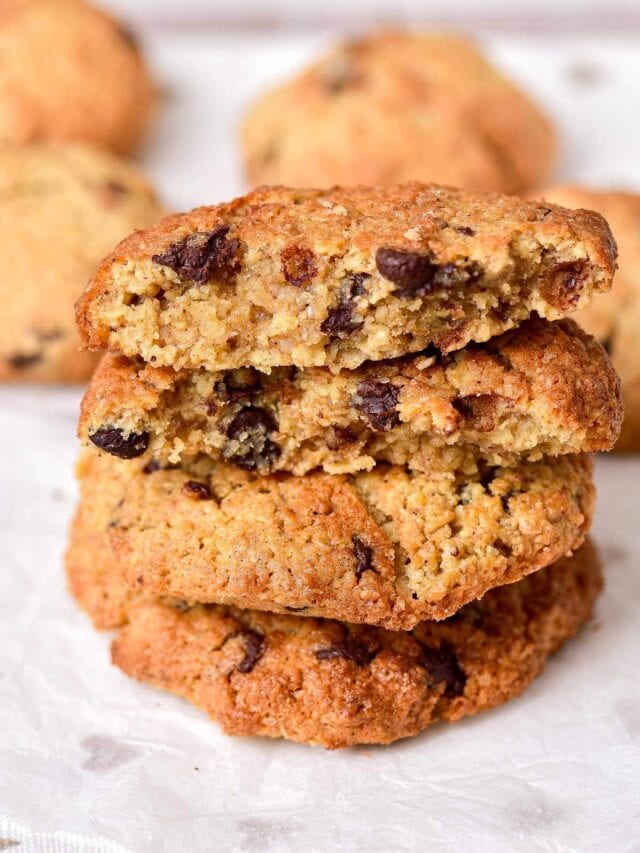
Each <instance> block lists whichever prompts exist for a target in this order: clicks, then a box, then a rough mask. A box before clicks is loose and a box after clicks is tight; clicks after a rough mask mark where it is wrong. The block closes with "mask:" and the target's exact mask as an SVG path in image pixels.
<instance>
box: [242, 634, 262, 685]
mask: <svg viewBox="0 0 640 853" xmlns="http://www.w3.org/2000/svg"><path fill="white" fill-rule="evenodd" d="M238 636H239V637H241V639H242V642H243V643H244V657H243V658H242V660H241V661H240V663H239V664H238V665H237V666H236V670H237V671H238V672H242V673H244V674H246V673H248V672H251V670H252V669H253V668H254V667H255V665H256V664H257V663H258V661H259V660H260V658H261V657H262V655H263V654H264V637H263V636H262V634H258V632H257V631H252V630H251V629H250V628H245V629H244V630H243V631H240V632H239V633H238Z"/></svg>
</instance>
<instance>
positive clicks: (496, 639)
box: [67, 512, 602, 748]
mask: <svg viewBox="0 0 640 853" xmlns="http://www.w3.org/2000/svg"><path fill="white" fill-rule="evenodd" d="M91 518H92V516H91V514H90V513H89V514H86V513H85V514H83V513H82V512H81V513H80V514H79V515H78V517H77V519H76V522H75V524H74V528H73V530H72V536H71V544H70V547H69V551H68V554H67V571H68V575H69V582H70V586H71V588H72V590H73V592H74V594H75V596H76V598H77V599H78V601H79V603H80V605H81V606H82V607H83V608H84V609H85V610H87V612H88V613H89V615H90V616H91V617H92V619H93V620H94V622H95V624H96V625H97V626H99V627H115V626H117V625H120V626H122V627H121V628H120V632H119V634H118V635H117V637H116V639H115V640H114V642H113V646H112V655H113V661H114V663H115V664H116V665H117V666H119V667H120V668H121V669H122V670H123V671H124V672H125V673H127V674H128V675H130V676H133V677H134V678H137V679H138V680H140V681H143V682H148V683H149V684H152V685H154V686H156V687H162V688H164V689H166V690H170V691H172V692H174V693H176V694H178V695H180V696H183V697H184V698H186V699H187V700H188V701H190V702H192V703H193V704H194V705H196V706H197V707H199V708H202V709H203V710H204V711H206V712H207V713H208V714H209V716H210V717H211V718H212V719H213V720H215V721H216V722H218V723H219V724H220V725H221V726H222V728H223V730H224V731H225V732H226V733H228V734H233V735H264V736H268V737H284V738H288V739H290V740H294V741H300V742H304V743H310V744H315V745H322V746H325V747H329V748H335V747H341V746H348V745H353V744H374V743H380V744H384V743H390V742H391V741H394V740H396V739H398V738H403V737H409V736H412V735H416V734H418V733H419V732H420V731H422V730H423V729H425V728H427V727H428V726H429V725H431V724H432V723H435V722H438V721H440V720H447V721H450V722H453V721H455V720H458V719H460V718H462V717H464V716H468V715H471V714H475V713H477V712H478V711H482V710H486V709H488V708H491V707H494V706H496V705H499V704H501V703H503V702H506V701H507V700H509V699H511V698H513V697H515V696H518V695H519V694H520V693H522V691H523V690H524V689H525V688H526V687H527V685H528V684H529V683H530V682H531V681H532V680H533V679H534V678H535V677H536V676H537V675H538V674H539V673H540V672H541V671H542V670H543V668H544V665H545V663H546V660H547V659H548V657H549V656H550V655H552V654H553V653H554V652H555V651H556V650H557V649H558V648H559V647H560V646H561V645H562V644H563V643H564V642H565V641H566V640H568V639H569V638H570V637H572V636H573V635H574V634H576V632H577V631H578V630H579V629H580V627H581V626H582V625H583V624H584V623H585V621H586V620H587V619H588V618H589V616H590V614H591V612H592V608H593V605H594V601H595V599H596V597H597V594H598V592H599V590H600V588H601V585H602V580H601V571H600V566H599V562H598V558H597V554H596V552H595V549H594V547H593V546H592V545H591V543H589V542H588V541H587V542H586V543H585V544H584V545H583V546H582V547H581V548H580V549H579V550H578V551H577V552H576V553H575V554H573V555H572V556H570V557H563V558H561V559H560V560H558V561H557V562H556V563H555V564H553V565H552V566H549V567H547V568H545V569H541V570H540V571H538V572H535V573H534V574H531V575H529V576H528V577H526V578H524V579H522V580H520V581H519V582H517V583H514V584H511V585H507V586H502V587H499V588H497V589H494V590H492V591H490V592H488V593H487V594H486V595H485V596H484V598H482V599H481V600H480V601H476V602H473V603H471V604H468V605H467V606H465V607H463V608H462V609H461V610H459V611H458V612H457V613H456V614H455V615H454V616H451V617H449V618H448V619H446V620H444V621H442V622H433V621H431V622H421V623H420V624H419V625H417V626H416V627H415V628H414V629H413V630H412V631H389V630H385V629H382V628H374V627H370V626H364V625H354V624H349V623H346V622H338V621H334V620H329V619H317V618H310V617H300V616H283V615H275V614H271V613H267V612H262V611H255V610H242V609H239V608H235V607H225V606H220V605H194V606H188V605H186V604H185V603H184V602H181V601H179V600H177V599H170V598H155V599H154V598H148V599H145V598H143V597H141V596H140V593H136V592H135V591H134V590H133V589H132V588H131V587H130V586H127V585H126V584H125V583H124V581H123V579H122V575H123V571H122V567H121V566H119V565H118V559H117V557H116V555H115V553H114V552H113V551H112V549H111V547H110V543H109V537H108V534H107V532H106V531H105V529H104V528H100V527H98V526H97V525H94V526H92V525H91V523H90V519H91Z"/></svg>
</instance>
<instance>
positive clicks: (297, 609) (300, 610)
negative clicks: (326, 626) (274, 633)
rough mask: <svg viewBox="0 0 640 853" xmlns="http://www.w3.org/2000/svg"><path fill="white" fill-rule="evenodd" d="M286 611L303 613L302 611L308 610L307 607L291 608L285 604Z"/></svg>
mask: <svg viewBox="0 0 640 853" xmlns="http://www.w3.org/2000/svg"><path fill="white" fill-rule="evenodd" d="M284 609H285V610H288V611H289V613H302V611H303V610H306V609H307V608H306V607H291V606H290V605H288V604H285V606H284Z"/></svg>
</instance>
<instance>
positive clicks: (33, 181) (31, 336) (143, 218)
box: [0, 26, 163, 382]
mask: <svg viewBox="0 0 640 853" xmlns="http://www.w3.org/2000/svg"><path fill="white" fill-rule="evenodd" d="M0 30H1V26H0ZM162 212H163V211H162V207H161V205H160V203H159V202H158V200H157V199H156V197H155V194H154V192H153V190H152V188H151V186H150V185H149V183H148V182H147V180H146V179H145V178H144V177H143V176H142V175H141V174H140V172H139V171H138V170H137V169H136V168H135V167H134V166H133V165H131V164H129V163H127V162H124V161H122V160H120V159H118V158H116V157H114V156H113V155H111V154H107V153H105V152H101V151H96V150H94V149H92V148H88V147H86V146H82V145H34V146H28V147H25V148H12V147H4V148H2V149H1V150H0V230H1V232H2V234H3V239H2V243H1V245H0V264H1V265H2V276H0V301H1V302H2V315H1V317H0V380H2V381H5V382H6V381H15V382H78V381H83V380H86V379H87V378H88V376H90V374H91V371H92V370H93V368H94V366H95V364H96V363H97V357H96V356H95V354H93V353H86V352H84V353H82V352H80V351H79V349H80V341H79V339H78V333H77V330H76V327H75V323H74V317H73V303H74V301H75V300H76V299H77V297H78V294H79V293H80V292H81V290H82V288H83V287H84V285H85V284H86V281H87V278H88V277H89V276H90V275H91V273H92V271H93V270H94V269H95V265H96V263H98V261H99V260H100V258H101V257H103V255H104V253H105V252H106V251H107V250H108V249H109V247H110V246H112V245H113V243H114V242H115V241H116V240H118V239H121V238H122V236H123V235H124V234H128V233H129V232H130V231H131V230H132V229H133V228H136V227H142V226H145V225H150V224H151V223H152V222H155V221H156V220H157V219H159V218H160V216H161V215H162Z"/></svg>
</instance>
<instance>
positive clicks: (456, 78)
mask: <svg viewBox="0 0 640 853" xmlns="http://www.w3.org/2000/svg"><path fill="white" fill-rule="evenodd" d="M242 136H243V147H244V153H245V164H246V171H247V175H248V177H249V180H250V181H251V182H252V184H253V185H254V186H255V185H257V184H288V185H289V186H313V187H317V186H319V187H327V186H332V185H333V184H342V185H350V184H359V183H362V184H369V185H376V184H393V183H400V182H402V181H407V180H420V181H437V182H438V183H443V184H453V185H455V186H461V187H467V188H470V189H476V190H484V191H491V190H493V191H498V192H508V193H518V192H521V191H523V190H526V189H527V188H530V187H533V186H536V185H537V184H539V183H540V182H541V181H543V180H545V179H546V177H547V176H548V174H549V172H550V170H551V167H552V166H553V163H554V160H555V154H556V141H555V134H554V131H553V128H552V126H551V123H550V122H549V120H548V119H547V118H546V117H545V116H544V115H543V114H542V112H541V111H540V110H539V109H538V108H537V107H536V106H535V105H534V104H533V103H532V102H531V100H530V99H529V98H528V97H527V96H526V95H525V94H524V93H523V92H521V91H520V90H519V89H518V88H516V86H515V85H513V84H512V83H511V82H509V81H508V80H507V79H506V78H505V77H504V76H503V75H502V74H501V73H500V72H499V71H497V70H496V69H495V68H493V67H492V66H491V65H490V64H489V62H488V61H487V60H486V59H485V58H484V57H483V56H482V54H481V53H480V51H479V50H478V49H477V48H476V47H475V46H474V45H473V44H472V43H471V42H469V41H467V40H466V39H464V38H460V37H456V36H451V35H441V34H426V33H407V32H405V33H402V32H381V33H375V34H372V35H369V36H367V37H365V38H362V39H359V40H357V41H352V42H349V43H347V44H344V45H341V46H340V47H338V48H337V49H336V50H334V51H332V52H331V53H330V54H329V56H327V57H326V58H323V59H321V60H320V61H319V62H317V63H315V64H314V65H312V66H311V67H310V68H308V69H307V70H305V71H303V72H302V73H301V74H300V75H299V76H297V77H296V78H294V79H293V80H291V81H288V82H285V83H284V85H281V86H279V87H278V88H277V89H275V90H274V91H271V92H269V93H267V94H266V95H264V96H263V97H262V98H261V99H260V100H259V101H258V102H257V103H256V104H255V105H254V106H253V107H252V108H251V109H250V110H249V112H248V114H247V116H246V119H245V122H244V126H243V134H242Z"/></svg>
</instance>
